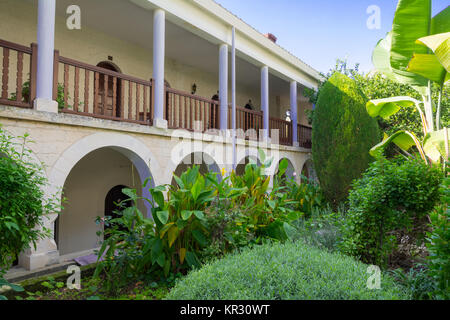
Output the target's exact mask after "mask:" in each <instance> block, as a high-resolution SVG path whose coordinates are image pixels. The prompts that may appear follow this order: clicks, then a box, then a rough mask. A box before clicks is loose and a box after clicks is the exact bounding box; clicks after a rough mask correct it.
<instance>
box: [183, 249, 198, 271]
mask: <svg viewBox="0 0 450 320" xmlns="http://www.w3.org/2000/svg"><path fill="white" fill-rule="evenodd" d="M186 262H187V263H188V265H189V267H191V268H192V267H195V268H200V266H201V263H200V260H199V259H198V258H197V255H196V254H195V253H194V252H191V251H188V252H186Z"/></svg>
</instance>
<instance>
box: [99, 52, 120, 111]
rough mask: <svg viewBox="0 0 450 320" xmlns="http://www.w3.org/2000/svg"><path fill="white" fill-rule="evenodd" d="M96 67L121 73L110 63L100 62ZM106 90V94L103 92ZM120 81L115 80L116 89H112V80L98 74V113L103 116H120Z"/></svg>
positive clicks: (109, 77)
mask: <svg viewBox="0 0 450 320" xmlns="http://www.w3.org/2000/svg"><path fill="white" fill-rule="evenodd" d="M97 67H100V68H103V69H106V70H110V71H114V72H119V73H120V72H121V71H120V69H119V67H118V66H117V65H115V64H114V63H112V62H110V61H102V62H100V63H98V64H97ZM105 90H106V92H105ZM114 90H115V94H116V99H115V100H116V101H115V108H114V103H113V100H114ZM121 94H122V81H121V80H120V79H117V85H116V88H114V80H113V77H111V76H108V75H104V74H102V73H100V74H99V81H98V91H97V95H98V101H99V102H98V113H99V114H101V115H104V116H110V117H117V118H120V114H121V109H122V106H121V101H122V97H121Z"/></svg>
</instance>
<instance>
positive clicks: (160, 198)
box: [150, 189, 164, 208]
mask: <svg viewBox="0 0 450 320" xmlns="http://www.w3.org/2000/svg"><path fill="white" fill-rule="evenodd" d="M150 194H151V195H152V197H153V200H154V201H155V202H156V204H157V205H158V206H159V207H160V208H163V207H164V194H163V193H162V192H161V191H159V190H156V189H150Z"/></svg>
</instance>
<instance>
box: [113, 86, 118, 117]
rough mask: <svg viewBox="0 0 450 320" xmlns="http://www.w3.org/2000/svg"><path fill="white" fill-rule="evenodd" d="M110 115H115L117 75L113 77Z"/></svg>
mask: <svg viewBox="0 0 450 320" xmlns="http://www.w3.org/2000/svg"><path fill="white" fill-rule="evenodd" d="M112 104H113V105H112V116H113V117H114V118H116V117H117V77H113V97H112Z"/></svg>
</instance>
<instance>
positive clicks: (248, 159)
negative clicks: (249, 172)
mask: <svg viewBox="0 0 450 320" xmlns="http://www.w3.org/2000/svg"><path fill="white" fill-rule="evenodd" d="M249 163H252V164H256V165H258V166H261V162H260V161H259V159H258V158H256V157H254V156H246V157H245V158H244V159H242V160H241V162H239V163H238V165H237V166H236V170H235V172H236V174H237V175H238V176H243V175H244V173H245V167H246V166H247V165H248V164H249Z"/></svg>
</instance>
